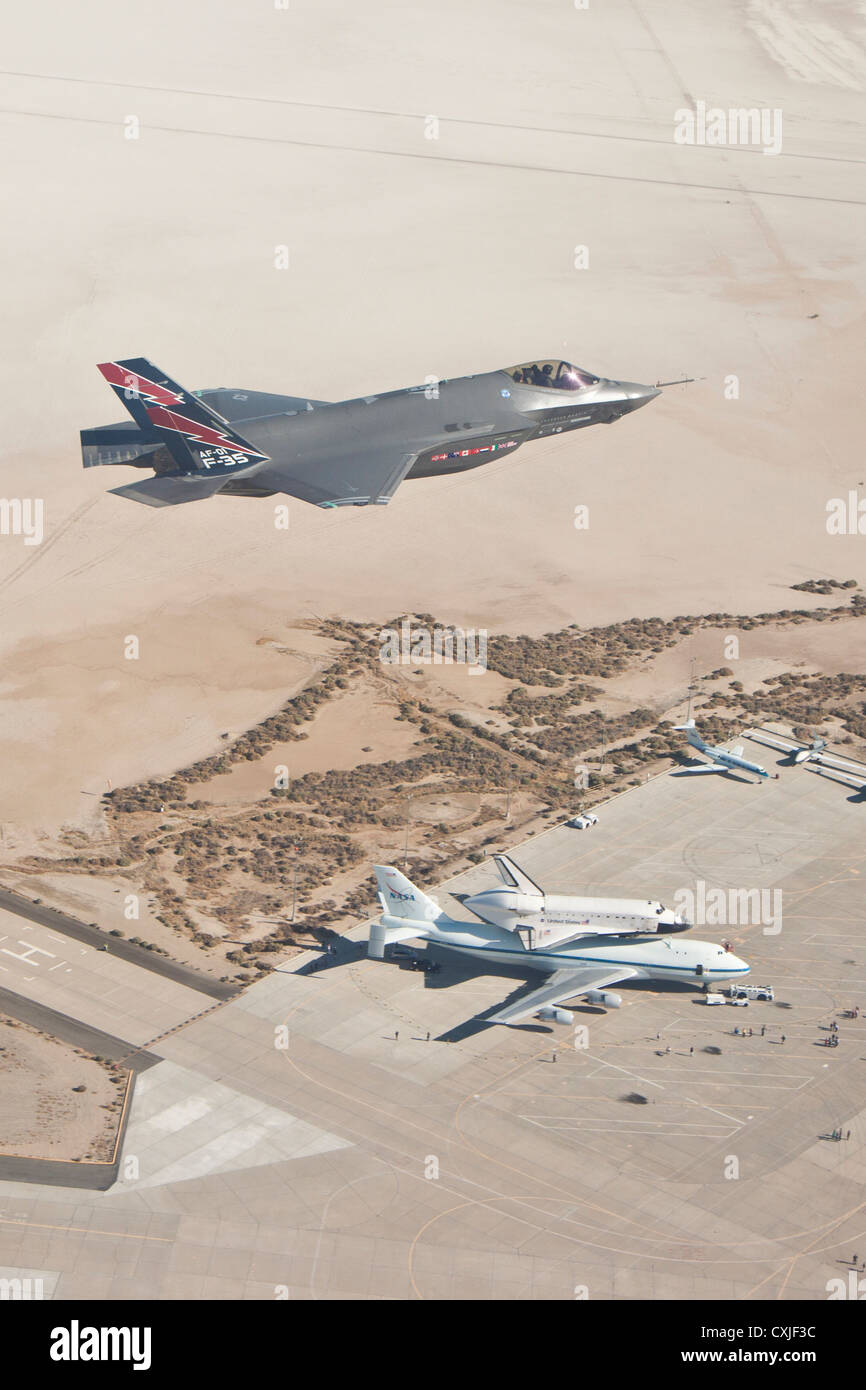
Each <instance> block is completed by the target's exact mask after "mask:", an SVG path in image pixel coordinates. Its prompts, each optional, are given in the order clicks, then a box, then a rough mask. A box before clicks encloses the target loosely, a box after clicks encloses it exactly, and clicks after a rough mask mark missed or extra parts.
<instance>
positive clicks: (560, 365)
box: [506, 362, 598, 391]
mask: <svg viewBox="0 0 866 1390" xmlns="http://www.w3.org/2000/svg"><path fill="white" fill-rule="evenodd" d="M506 371H507V372H508V375H509V376H510V377H511V379H512V381H516V382H518V383H519V384H520V385H523V386H549V387H552V388H553V389H555V390H557V391H581V390H582V389H583V388H584V387H585V386H594V385H595V383H596V382H597V381H598V377H597V376H593V374H592V372H586V371H584V370H583V368H582V367H573V366H572V364H571V363H570V362H521V364H520V366H519V367H507V368H506Z"/></svg>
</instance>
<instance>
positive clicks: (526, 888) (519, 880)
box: [493, 854, 544, 898]
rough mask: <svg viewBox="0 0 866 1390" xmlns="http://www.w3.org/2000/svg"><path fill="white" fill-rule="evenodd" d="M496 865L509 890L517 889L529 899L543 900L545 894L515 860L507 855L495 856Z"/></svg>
mask: <svg viewBox="0 0 866 1390" xmlns="http://www.w3.org/2000/svg"><path fill="white" fill-rule="evenodd" d="M493 860H494V863H495V864H496V867H497V869H498V870H499V877H500V878H501V879H502V881H503V883H505V884H507V885H508V887H509V888H516V889H517V891H518V892H519V893H525V894H526V896H527V897H529V898H543V897H544V893H543V891H542V890H541V889H540V888H539V886H538V884H537V883H534V882H533V880H532V879H531V878H530V877H529V874H525V873H524V872H523V870H522V869H521V868H520V866H519V865H518V864H515V862H514V860H513V859H509V857H508V855H507V854H494V856H493Z"/></svg>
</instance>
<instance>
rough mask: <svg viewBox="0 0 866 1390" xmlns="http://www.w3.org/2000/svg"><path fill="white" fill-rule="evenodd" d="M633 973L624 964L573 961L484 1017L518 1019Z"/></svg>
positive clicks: (501, 1020)
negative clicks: (537, 987) (527, 992)
mask: <svg viewBox="0 0 866 1390" xmlns="http://www.w3.org/2000/svg"><path fill="white" fill-rule="evenodd" d="M636 974H637V971H636V970H632V968H631V967H630V966H628V965H619V966H614V967H611V966H609V965H575V966H574V968H573V969H571V968H569V967H566V968H565V969H563V970H557V971H555V972H554V973H553V974H552V975H549V976H548V979H547V983H546V984H544V985H542V986H541V988H540V989H535V990H533V991H532V993H531V994H525V995H524V996H523V998H522V999H519V1000H518V1001H517V1003H516V1004H509V1005H508V1007H507V1008H505V1009H500V1010H499V1013H497V1014H492V1015H491V1016H490V1017H489V1018H488V1019H487V1020H486V1021H487V1022H488V1023H519V1022H520V1020H521V1019H523V1018H529V1017H531V1016H532V1015H533V1014H537V1013H538V1011H539V1009H543V1008H550V1007H551V1006H552V1005H554V1004H561V1003H562V1001H563V1000H564V999H573V998H574V997H575V995H578V994H586V993H587V991H588V990H590V989H604V988H605V986H606V985H615V984H618V983H619V982H620V981H621V980H630V979H633V977H634V976H635V975H636Z"/></svg>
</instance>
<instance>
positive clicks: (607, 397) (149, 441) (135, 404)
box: [81, 357, 659, 507]
mask: <svg viewBox="0 0 866 1390" xmlns="http://www.w3.org/2000/svg"><path fill="white" fill-rule="evenodd" d="M99 370H100V372H101V373H102V375H103V376H104V377H105V380H106V381H107V382H108V383H109V385H110V386H111V387H112V388H113V390H114V392H115V394H116V395H117V397H118V399H119V400H121V401H122V402H123V404H124V406H125V407H126V409H127V410H128V411H129V413H130V415H131V416H132V420H131V421H126V422H124V423H123V424H120V425H102V426H100V427H99V428H97V429H90V430H82V431H81V446H82V454H83V458H84V467H85V468H93V467H94V466H96V465H101V464H116V463H124V464H128V465H131V466H132V467H134V468H152V469H153V470H154V476H152V477H147V478H144V479H142V480H140V481H137V482H132V483H127V484H125V485H124V486H123V487H117V488H112V489H111V491H112V492H115V493H117V494H118V495H119V496H121V497H131V498H132V499H133V501H135V502H144V503H146V505H147V506H149V507H173V506H176V505H177V503H179V502H194V501H198V500H199V499H200V498H203V497H212V496H213V495H214V493H217V492H222V493H227V494H229V495H230V496H233V497H273V496H274V495H275V494H276V493H286V494H288V495H289V496H290V497H298V498H301V499H302V500H303V501H305V502H311V503H314V504H315V505H316V506H319V507H349V506H353V507H366V506H370V505H371V504H372V503H379V504H384V503H387V502H390V500H391V498H392V497H393V496H394V493H395V492H396V490H397V488H398V487H399V485H400V483H401V482H402V481H403V479H404V478H430V477H434V476H437V475H440V474H448V473H459V472H462V471H463V470H464V469H466V468H477V467H479V465H481V464H484V463H489V462H491V461H492V460H493V459H496V458H501V457H502V456H503V455H506V454H511V453H513V452H514V450H515V449H519V448H520V445H521V444H525V443H527V441H528V440H531V439H543V438H544V437H545V436H546V435H552V434H561V433H563V432H564V431H566V430H576V429H582V428H583V427H584V426H585V425H595V424H599V423H604V424H610V423H612V422H613V421H614V420H618V419H619V418H620V417H621V416H622V415H626V414H628V413H629V412H630V411H632V410H637V409H638V408H639V407H640V406H642V405H646V403H647V401H650V400H652V399H653V397H654V396H657V395H658V394H659V390H658V388H657V387H655V386H638V385H636V384H635V383H633V382H628V381H607V380H605V379H604V378H600V377H597V376H593V375H592V373H591V372H585V371H582V370H581V369H580V368H579V367H573V366H571V364H570V363H568V362H558V361H554V360H551V361H539V362H525V363H523V364H522V365H520V366H518V367H508V368H505V369H504V370H501V371H496V372H484V373H482V374H481V375H479V376H463V377H457V378H455V379H454V380H453V381H450V380H449V381H435V382H431V383H428V384H427V385H426V386H410V387H408V388H407V389H406V390H403V391H387V392H385V393H384V394H383V395H381V396H362V397H361V398H360V399H358V400H351V401H337V402H334V403H331V402H328V401H313V400H307V399H306V398H305V397H297V396H278V395H271V394H270V393H269V392H266V391H246V390H239V389H237V390H236V389H231V388H228V387H221V388H220V389H219V390H215V391H186V390H185V389H184V388H183V387H182V386H179V385H178V383H177V382H176V381H172V380H171V378H170V377H167V376H166V375H165V374H164V373H163V372H161V371H160V370H159V368H158V367H155V366H154V365H153V363H152V362H149V361H148V360H147V358H145V357H131V358H127V359H126V360H124V361H121V362H102V363H100V365H99Z"/></svg>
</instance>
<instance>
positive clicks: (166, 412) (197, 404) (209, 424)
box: [99, 357, 269, 477]
mask: <svg viewBox="0 0 866 1390" xmlns="http://www.w3.org/2000/svg"><path fill="white" fill-rule="evenodd" d="M99 370H100V372H101V373H102V375H103V376H104V377H105V380H106V381H107V382H108V384H109V385H110V386H111V388H112V389H113V391H114V393H115V395H116V396H117V398H118V400H120V401H122V402H123V405H124V406H125V407H126V409H127V410H128V411H129V413H130V415H131V416H132V418H133V420H135V422H136V424H137V425H138V426H139V428H140V430H141V432H142V436H143V438H144V439H145V440H147V441H151V442H156V441H158V442H159V443H161V444H164V445H165V447H166V448H167V449H168V450H169V452H170V453H171V455H172V457H173V458H174V460H175V462H176V463H177V465H178V472H179V473H204V474H206V475H207V476H209V477H216V476H219V475H220V474H224V473H234V472H237V471H238V469H242V468H244V469H245V468H249V467H251V466H252V465H255V464H259V463H263V462H266V461H267V459H268V457H269V456H268V455H267V454H263V453H261V452H260V450H258V449H255V448H254V447H253V446H252V444H250V443H249V442H248V441H247V440H246V439H244V438H243V436H242V435H240V434H238V433H237V431H236V430H234V429H232V427H231V425H229V423H228V422H227V421H226V420H224V419H223V418H222V416H221V415H218V414H217V413H216V411H215V410H212V409H211V408H210V406H207V405H205V403H204V402H203V401H201V400H199V398H198V397H197V396H195V395H193V394H192V392H190V391H185V390H184V388H183V387H182V386H180V385H178V383H177V382H176V381H172V380H171V378H170V377H167V376H166V375H165V374H164V373H163V372H161V371H160V370H159V368H158V367H155V366H154V365H153V363H152V362H148V360H147V358H146V357H129V358H126V359H125V360H124V361H121V362H100V363H99Z"/></svg>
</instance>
